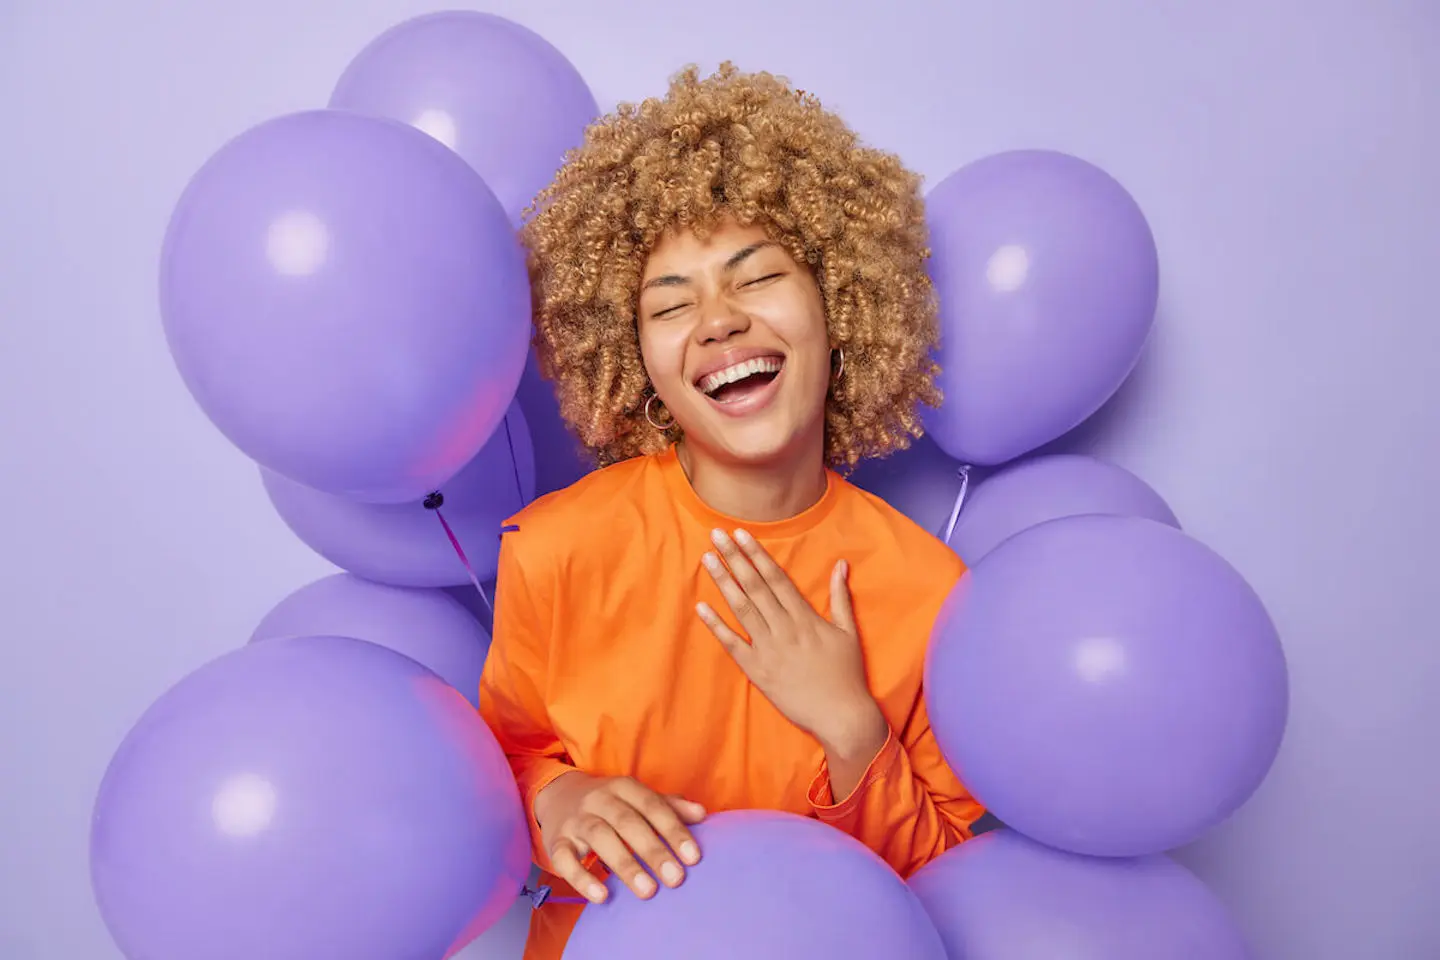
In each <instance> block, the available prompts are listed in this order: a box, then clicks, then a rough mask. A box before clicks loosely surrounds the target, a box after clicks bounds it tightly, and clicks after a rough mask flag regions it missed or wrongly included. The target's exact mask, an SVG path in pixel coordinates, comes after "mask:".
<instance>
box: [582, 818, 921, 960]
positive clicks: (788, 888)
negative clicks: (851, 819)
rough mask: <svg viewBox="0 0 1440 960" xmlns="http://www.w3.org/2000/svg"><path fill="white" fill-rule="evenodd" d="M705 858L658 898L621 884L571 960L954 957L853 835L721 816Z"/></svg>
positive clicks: (911, 898)
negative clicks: (643, 896)
mask: <svg viewBox="0 0 1440 960" xmlns="http://www.w3.org/2000/svg"><path fill="white" fill-rule="evenodd" d="M694 833H695V839H696V842H698V843H699V844H700V850H701V855H702V859H701V861H700V862H699V863H698V864H696V865H695V866H694V867H691V868H690V869H689V871H688V872H687V874H686V877H685V881H684V883H682V884H681V885H680V886H678V887H676V888H674V889H670V888H667V887H664V886H661V888H660V890H659V892H657V893H656V894H655V896H654V897H652V898H651V899H649V900H641V899H640V898H638V897H636V896H635V895H634V894H633V893H630V892H629V891H628V890H627V889H626V887H625V886H624V885H623V884H620V883H619V882H618V881H616V880H615V878H614V877H613V876H612V877H611V878H610V881H609V888H610V897H609V899H607V900H606V901H605V903H603V904H600V905H597V906H589V907H586V908H585V910H584V912H583V913H581V915H580V920H579V922H578V923H577V924H576V926H575V931H574V933H573V934H572V935H571V938H570V940H569V942H568V944H567V945H566V948H565V960H611V958H613V957H618V956H624V957H627V958H630V960H670V958H674V957H685V958H686V960H733V958H735V957H744V958H746V960H795V958H807V960H808V958H816V960H819V958H824V960H889V958H892V957H904V958H906V960H945V949H944V947H943V946H942V945H941V942H940V936H939V934H938V933H937V932H936V931H935V926H934V924H932V923H931V922H930V919H929V917H927V916H926V914H925V909H924V908H923V907H922V906H921V905H920V901H919V900H917V899H916V897H915V895H914V894H912V893H911V892H910V890H909V888H907V887H906V886H905V883H904V881H902V880H901V879H900V877H899V875H897V874H896V873H895V872H894V871H893V870H891V869H890V867H889V866H887V865H886V863H885V862H884V861H883V860H881V859H880V858H879V857H877V856H876V855H875V854H874V853H872V852H871V851H870V850H869V849H868V848H866V847H865V846H863V845H862V844H861V843H860V842H859V841H857V840H855V839H854V838H852V837H850V836H849V835H848V834H845V833H842V832H841V831H839V830H837V829H835V828H834V827H831V826H829V825H827V824H823V823H820V822H819V821H817V820H813V819H810V818H807V817H800V816H796V815H794V814H789V813H772V812H762V811H735V812H729V813H719V814H716V815H714V816H712V817H710V818H709V819H708V820H706V821H705V822H704V823H701V824H699V825H698V826H697V827H695V828H694Z"/></svg>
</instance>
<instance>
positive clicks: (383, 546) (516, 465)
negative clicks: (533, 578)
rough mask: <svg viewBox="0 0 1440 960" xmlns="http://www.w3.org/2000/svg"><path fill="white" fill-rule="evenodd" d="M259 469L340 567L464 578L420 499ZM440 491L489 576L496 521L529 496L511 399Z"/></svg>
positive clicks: (418, 577) (519, 424)
mask: <svg viewBox="0 0 1440 960" xmlns="http://www.w3.org/2000/svg"><path fill="white" fill-rule="evenodd" d="M260 473H261V479H262V481H263V482H264V484H265V492H266V493H267V494H268V495H269V497H270V502H271V503H272V504H273V505H274V507H275V510H276V512H278V513H279V514H280V517H281V519H283V520H284V521H285V524H286V526H288V527H289V528H290V530H291V531H292V532H293V533H294V534H295V535H296V536H297V537H299V538H300V539H301V540H303V541H304V542H305V543H306V544H307V545H309V547H310V548H311V549H312V550H314V551H315V552H316V553H318V554H320V555H321V556H322V557H324V558H325V559H326V560H329V561H330V562H331V563H333V564H335V565H336V566H337V567H340V568H341V569H342V570H348V571H350V572H351V573H354V574H358V575H359V576H362V577H365V578H366V579H368V580H375V581H378V582H380V583H389V584H394V585H396V586H402V587H451V586H458V585H460V584H468V583H469V582H470V577H469V574H467V573H466V571H465V565H464V564H463V563H462V562H461V561H460V557H459V555H457V554H456V552H455V548H454V546H452V545H451V543H450V538H449V536H448V535H447V534H446V533H445V528H444V527H443V526H442V525H441V523H440V520H439V518H438V517H437V516H436V514H435V511H433V510H427V509H426V508H425V505H424V501H420V500H417V501H412V502H410V503H363V502H360V501H358V500H351V499H349V498H348V497H338V496H335V495H334V494H329V493H321V492H320V491H318V490H314V489H311V488H310V487H307V486H305V485H304V484H300V483H296V482H295V481H293V480H290V479H287V478H285V477H282V476H280V475H279V474H277V473H275V472H274V471H273V470H265V469H264V468H262V469H261V471H260ZM441 493H443V494H444V498H445V499H444V504H443V505H442V508H441V512H442V513H443V514H444V517H445V521H446V522H447V523H448V524H449V525H450V528H451V530H452V531H453V532H454V534H455V538H456V539H457V540H458V541H459V542H460V545H461V547H462V548H463V549H464V551H465V556H466V559H468V560H469V561H470V565H471V567H472V568H474V570H475V575H476V576H477V577H479V578H480V579H482V580H488V579H491V578H493V577H494V576H495V569H496V565H497V564H498V562H499V557H500V527H501V525H502V524H503V523H504V521H505V518H507V517H509V516H512V515H513V514H515V513H518V512H519V511H520V509H521V508H522V507H524V506H525V504H527V503H529V502H530V501H531V500H532V499H534V497H535V457H534V454H533V453H532V452H531V447H530V431H529V429H528V428H527V427H526V424H525V416H524V414H522V413H521V412H520V407H519V405H518V404H513V403H512V404H511V406H510V412H509V413H507V414H506V416H505V419H504V421H502V422H501V424H500V428H499V429H498V430H496V431H495V433H494V435H493V436H491V438H490V440H489V441H488V442H487V443H486V444H485V446H484V447H483V448H482V449H481V450H480V452H479V453H478V454H476V455H475V458H474V459H473V460H471V461H470V462H469V463H468V464H466V465H465V467H464V468H463V469H462V470H461V471H460V472H459V473H458V474H456V475H455V476H454V477H452V478H451V479H450V480H448V481H446V483H445V484H444V485H443V486H442V487H441ZM366 639H368V638H366Z"/></svg>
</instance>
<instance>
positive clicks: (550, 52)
mask: <svg viewBox="0 0 1440 960" xmlns="http://www.w3.org/2000/svg"><path fill="white" fill-rule="evenodd" d="M330 106H331V107H334V108H337V109H344V110H355V111H358V112H360V113H368V114H374V115H377V116H383V117H390V118H392V119H395V120H400V121H403V122H404V123H408V124H410V125H412V126H414V127H416V128H417V129H420V130H423V131H425V132H426V133H428V134H430V135H431V136H432V137H434V138H435V139H436V140H439V141H440V142H441V143H443V144H445V145H446V146H448V147H450V148H452V149H453V150H454V151H455V152H456V153H458V154H459V155H460V156H462V157H464V158H465V160H466V161H467V162H469V164H470V165H471V166H472V167H474V168H475V169H476V170H477V171H479V173H480V175H481V176H483V177H484V178H485V182H486V183H488V184H490V186H491V188H492V189H493V190H494V191H495V194H496V196H498V197H499V198H500V202H501V203H502V204H504V206H505V209H506V211H508V213H509V214H510V216H511V218H512V220H514V221H516V222H518V221H519V219H520V215H521V212H522V211H523V210H524V209H525V207H526V206H527V205H528V204H529V203H530V201H531V200H532V199H533V198H534V197H535V194H537V193H538V192H539V191H540V189H541V188H542V187H544V186H545V185H546V184H547V183H548V182H549V181H550V178H551V177H552V176H553V175H554V173H555V171H556V170H558V169H560V166H561V164H562V163H563V162H564V159H565V153H566V151H567V150H570V149H571V148H572V147H578V146H579V145H580V142H581V140H582V139H583V137H584V133H585V127H586V126H587V125H588V124H589V123H590V122H591V121H593V120H594V119H595V118H596V116H598V114H599V112H600V111H599V107H598V106H597V105H596V103H595V97H594V96H593V95H592V94H591V93H590V88H589V87H588V86H586V85H585V80H584V79H583V78H582V77H581V76H580V74H579V72H578V71H577V70H576V69H575V67H574V66H572V65H571V63H570V61H568V60H566V59H565V57H564V55H563V54H561V53H560V51H559V50H557V49H555V47H553V46H552V45H551V44H550V43H548V42H547V41H546V40H545V39H544V38H543V37H541V36H539V35H538V34H536V33H534V32H532V31H530V30H527V29H526V28H525V27H522V26H520V25H519V24H518V23H514V22H513V21H510V20H506V19H504V18H503V17H497V16H495V15H494V14H489V13H481V12H479V11H474V10H447V11H443V12H440V13H430V14H426V15H424V16H420V17H416V18H414V19H411V20H406V21H404V22H403V23H400V24H397V25H395V26H394V27H391V28H390V29H389V30H386V31H385V32H384V33H382V34H381V35H380V36H378V37H376V38H375V39H374V40H373V41H371V42H370V44H369V45H367V46H366V47H365V49H363V50H361V51H360V53H359V54H358V55H357V56H356V57H355V59H354V60H352V61H351V63H350V65H349V66H348V67H346V68H345V72H344V74H343V75H342V76H341V77H340V80H339V82H338V83H337V84H336V86H335V90H334V92H333V93H332V94H331V96H330Z"/></svg>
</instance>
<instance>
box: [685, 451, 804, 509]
mask: <svg viewBox="0 0 1440 960" xmlns="http://www.w3.org/2000/svg"><path fill="white" fill-rule="evenodd" d="M823 443H824V440H823V438H822V439H821V442H820V443H818V444H807V447H814V449H813V450H811V449H806V450H798V451H796V453H795V454H794V455H793V456H791V457H787V458H784V459H782V460H776V461H773V462H767V463H764V464H749V463H738V462H735V461H730V460H721V459H718V458H716V457H713V456H710V455H708V454H706V453H705V452H704V451H702V450H699V449H697V448H695V447H693V446H691V445H689V444H687V443H685V441H684V440H681V441H680V442H679V443H678V444H677V446H676V451H675V453H676V456H677V458H678V459H679V461H680V466H681V467H682V468H683V469H684V470H685V476H686V477H687V478H688V479H689V481H690V486H691V488H692V489H693V490H694V491H695V495H696V496H698V497H699V498H700V499H701V500H703V501H704V502H705V504H706V505H707V506H708V507H710V509H712V510H715V511H717V512H719V513H723V514H725V515H726V516H730V517H734V518H736V519H737V520H748V521H750V522H752V523H769V522H772V521H775V520H786V519H789V518H790V517H793V516H795V515H796V514H799V513H803V512H804V511H805V510H807V509H809V508H810V507H812V506H814V505H815V504H816V503H818V502H820V498H821V497H823V496H824V495H825V488H826V483H827V481H826V474H825V457H824V446H823Z"/></svg>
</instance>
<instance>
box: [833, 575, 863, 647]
mask: <svg viewBox="0 0 1440 960" xmlns="http://www.w3.org/2000/svg"><path fill="white" fill-rule="evenodd" d="M849 577H850V564H848V563H846V562H845V561H844V560H841V561H840V562H839V563H837V564H835V570H834V572H833V573H831V574H830V622H831V623H833V624H835V626H837V627H839V628H840V629H841V630H844V631H845V632H846V633H848V634H851V635H854V634H855V633H856V632H857V631H856V629H855V608H854V607H853V606H852V605H851V603H850V583H849Z"/></svg>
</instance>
